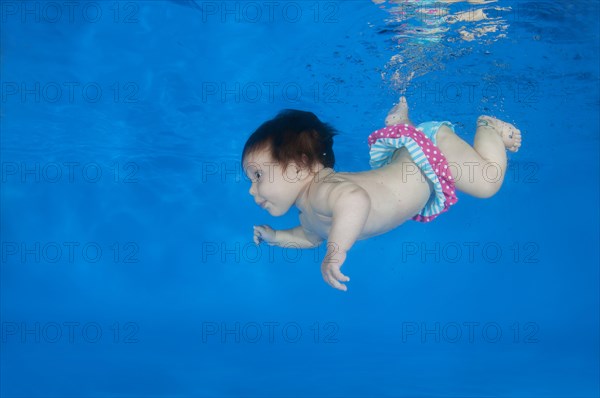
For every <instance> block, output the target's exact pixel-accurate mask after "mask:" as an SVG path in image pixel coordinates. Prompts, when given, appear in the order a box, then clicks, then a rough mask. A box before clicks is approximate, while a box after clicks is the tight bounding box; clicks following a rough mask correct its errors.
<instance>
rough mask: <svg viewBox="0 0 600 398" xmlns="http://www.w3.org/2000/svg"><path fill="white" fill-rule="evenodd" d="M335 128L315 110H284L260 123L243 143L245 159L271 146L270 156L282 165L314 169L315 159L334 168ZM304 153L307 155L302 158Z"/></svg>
mask: <svg viewBox="0 0 600 398" xmlns="http://www.w3.org/2000/svg"><path fill="white" fill-rule="evenodd" d="M335 135H337V133H336V130H335V129H334V128H333V127H332V126H330V125H329V124H327V123H323V122H321V121H320V120H319V118H318V117H317V116H315V114H314V113H312V112H305V111H298V110H294V109H284V110H282V111H281V112H279V113H278V114H277V116H275V117H274V118H273V119H271V120H268V121H266V122H264V123H263V124H261V125H260V127H259V128H258V129H256V131H255V132H254V133H252V135H251V136H250V138H248V141H246V145H244V150H243V151H242V162H243V161H244V158H245V157H246V156H247V155H249V154H250V153H252V152H255V151H259V150H263V149H266V148H269V149H270V152H271V157H272V158H273V159H274V160H275V161H277V162H278V163H281V164H283V167H284V169H285V168H286V167H287V166H288V164H289V163H290V162H295V163H298V164H300V165H304V166H306V167H308V168H311V167H312V166H313V165H314V164H315V163H316V162H320V163H322V164H323V166H325V167H330V168H333V166H334V164H335V156H334V154H333V136H335ZM303 155H305V156H306V158H303Z"/></svg>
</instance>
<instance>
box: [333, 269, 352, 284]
mask: <svg viewBox="0 0 600 398" xmlns="http://www.w3.org/2000/svg"><path fill="white" fill-rule="evenodd" d="M332 274H333V277H334V278H335V279H337V280H338V281H340V282H350V278H348V277H347V276H346V275H344V274H342V271H340V270H339V269H333V270H332Z"/></svg>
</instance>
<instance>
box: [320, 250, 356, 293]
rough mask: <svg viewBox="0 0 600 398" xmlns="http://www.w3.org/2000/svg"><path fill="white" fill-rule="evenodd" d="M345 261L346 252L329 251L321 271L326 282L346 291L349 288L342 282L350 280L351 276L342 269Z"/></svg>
mask: <svg viewBox="0 0 600 398" xmlns="http://www.w3.org/2000/svg"><path fill="white" fill-rule="evenodd" d="M344 261H346V252H343V251H339V250H336V251H332V252H328V253H327V255H326V256H325V259H324V260H323V263H322V264H321V273H322V274H323V279H325V282H327V283H329V285H331V287H334V288H336V289H339V290H343V291H344V292H345V291H347V290H348V288H347V287H346V285H343V284H341V283H340V282H350V278H348V277H347V276H346V275H344V274H342V272H341V271H340V268H341V267H342V264H344Z"/></svg>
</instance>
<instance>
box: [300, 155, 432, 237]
mask: <svg viewBox="0 0 600 398" xmlns="http://www.w3.org/2000/svg"><path fill="white" fill-rule="evenodd" d="M343 181H348V182H352V183H354V184H356V185H358V186H359V187H361V188H363V189H364V190H365V191H366V192H367V193H368V194H369V197H370V199H371V209H370V211H369V216H368V218H367V222H366V224H365V227H364V228H363V231H362V233H361V234H360V236H359V238H358V239H367V238H370V237H372V236H375V235H379V234H382V233H385V232H387V231H389V230H391V229H394V228H396V227H397V226H399V225H400V224H402V223H404V222H405V221H406V220H408V219H410V218H412V217H413V216H415V215H416V214H417V213H418V212H419V211H420V210H421V209H422V208H423V207H425V204H426V203H427V201H428V200H429V197H430V196H431V193H432V190H433V187H432V186H431V183H430V182H429V180H428V179H427V178H425V176H424V175H423V173H422V172H421V170H420V169H419V168H418V167H417V165H416V164H415V163H414V162H413V161H412V159H411V157H410V155H409V154H408V151H407V150H406V149H405V148H402V149H400V150H398V151H397V152H396V153H395V155H394V158H393V161H392V163H390V164H388V165H386V166H384V167H381V168H379V169H373V170H368V171H363V172H359V173H335V174H333V175H331V176H328V177H327V178H325V179H324V180H323V181H322V182H320V183H323V184H327V183H339V182H343ZM305 213H306V212H305ZM301 221H302V224H303V226H305V227H308V228H309V229H310V230H311V231H313V232H315V233H317V234H319V235H321V236H324V235H328V233H329V228H330V227H331V217H327V216H323V215H320V214H303V217H302V218H301Z"/></svg>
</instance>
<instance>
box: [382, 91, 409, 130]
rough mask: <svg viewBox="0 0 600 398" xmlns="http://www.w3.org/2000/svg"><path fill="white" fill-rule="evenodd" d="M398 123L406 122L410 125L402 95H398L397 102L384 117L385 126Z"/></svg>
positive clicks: (404, 99)
mask: <svg viewBox="0 0 600 398" xmlns="http://www.w3.org/2000/svg"><path fill="white" fill-rule="evenodd" d="M400 123H406V124H410V125H411V126H412V122H411V121H410V119H409V118H408V103H407V102H406V98H405V97H404V96H402V97H400V101H399V102H398V104H397V105H396V106H394V107H393V108H392V110H390V112H389V113H388V115H387V117H386V118H385V125H386V126H393V125H395V124H400Z"/></svg>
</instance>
